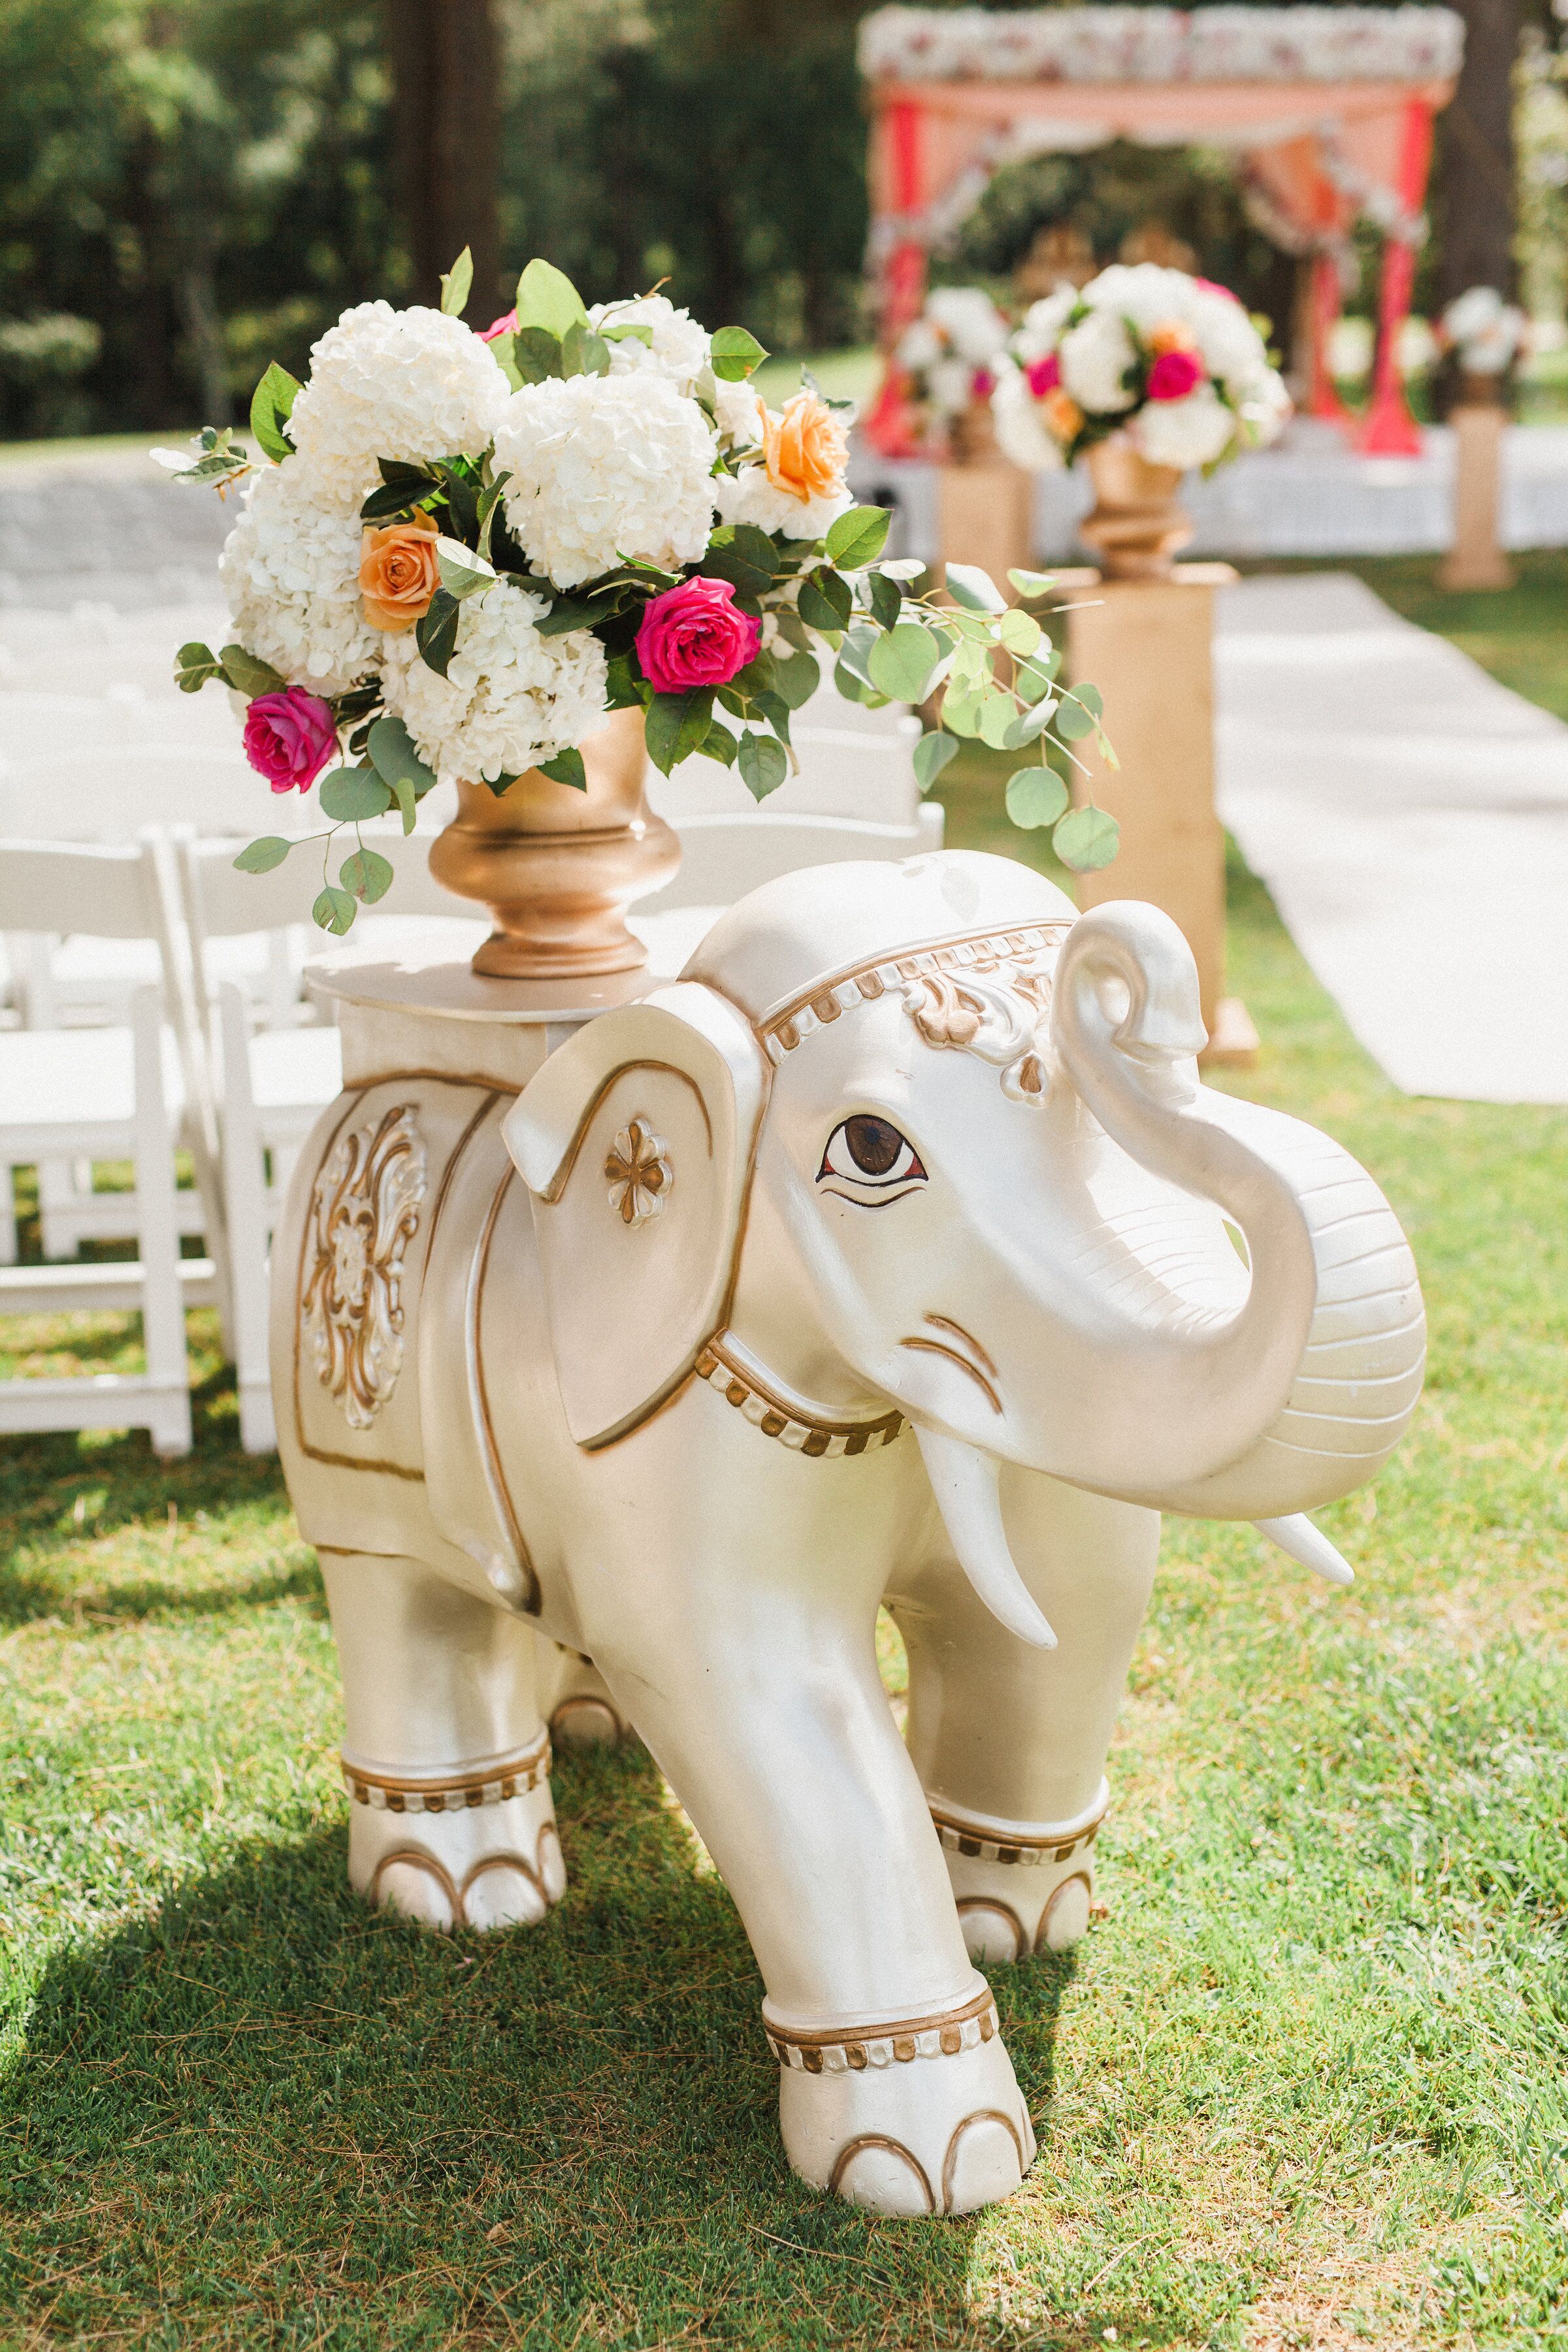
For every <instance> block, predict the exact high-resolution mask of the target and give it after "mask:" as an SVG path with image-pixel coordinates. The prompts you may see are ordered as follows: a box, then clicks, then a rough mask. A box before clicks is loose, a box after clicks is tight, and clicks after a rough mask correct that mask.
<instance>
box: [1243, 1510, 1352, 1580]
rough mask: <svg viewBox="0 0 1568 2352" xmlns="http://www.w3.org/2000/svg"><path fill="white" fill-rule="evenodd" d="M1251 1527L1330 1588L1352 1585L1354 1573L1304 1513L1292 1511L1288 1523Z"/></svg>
mask: <svg viewBox="0 0 1568 2352" xmlns="http://www.w3.org/2000/svg"><path fill="white" fill-rule="evenodd" d="M1252 1524H1253V1526H1254V1527H1255V1528H1257V1529H1258V1534H1259V1535H1260V1536H1267V1537H1268V1540H1269V1542H1270V1543H1271V1544H1278V1545H1279V1549H1280V1550H1281V1551H1283V1552H1288V1553H1289V1556H1290V1558H1291V1559H1297V1560H1300V1563H1301V1566H1302V1567H1303V1568H1310V1569H1315V1570H1316V1571H1317V1573H1318V1574H1319V1575H1320V1576H1326V1577H1327V1578H1328V1580H1329V1582H1330V1583H1331V1584H1353V1583H1354V1582H1355V1570H1354V1569H1353V1568H1352V1566H1351V1564H1350V1562H1349V1560H1348V1559H1345V1558H1344V1557H1343V1556H1342V1554H1341V1553H1340V1552H1337V1551H1336V1550H1335V1549H1334V1547H1333V1545H1332V1544H1331V1542H1330V1541H1329V1539H1328V1537H1327V1536H1326V1535H1325V1534H1324V1533H1323V1531H1322V1529H1321V1528H1319V1527H1314V1526H1313V1524H1312V1522H1311V1520H1310V1518H1309V1517H1307V1514H1306V1512H1305V1511H1293V1512H1292V1513H1291V1515H1290V1517H1289V1518H1288V1519H1254V1520H1253V1522H1252Z"/></svg>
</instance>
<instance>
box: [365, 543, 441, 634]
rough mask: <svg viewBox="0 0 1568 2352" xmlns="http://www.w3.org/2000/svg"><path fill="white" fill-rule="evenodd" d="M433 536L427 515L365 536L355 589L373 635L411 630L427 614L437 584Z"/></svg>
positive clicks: (438, 583)
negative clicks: (388, 631)
mask: <svg viewBox="0 0 1568 2352" xmlns="http://www.w3.org/2000/svg"><path fill="white" fill-rule="evenodd" d="M437 536H438V534H437V529H436V525H435V524H434V523H433V522H432V521H431V520H430V518H429V516H428V515H417V516H416V518H415V520H413V521H412V522H390V523H387V524H386V525H385V527H384V529H382V530H375V529H374V528H373V529H371V530H367V531H366V532H365V535H364V542H363V553H362V554H361V556H360V560H359V584H360V592H361V593H362V595H363V599H364V616H365V619H366V620H367V621H368V622H369V623H370V625H371V627H372V628H373V629H391V630H402V629H411V628H412V627H413V626H414V624H415V622H416V621H418V620H422V619H423V618H424V615H425V614H426V613H427V612H428V610H429V608H430V599H431V597H432V596H434V594H435V593H436V591H437V588H438V587H439V586H440V584H441V580H440V574H439V573H438V572H437V569H436V541H437Z"/></svg>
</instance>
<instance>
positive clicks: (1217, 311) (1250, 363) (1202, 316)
mask: <svg viewBox="0 0 1568 2352" xmlns="http://www.w3.org/2000/svg"><path fill="white" fill-rule="evenodd" d="M1189 323H1190V324H1191V326H1192V329H1193V331H1194V334H1195V335H1196V337H1197V339H1198V350H1199V351H1200V352H1201V353H1202V354H1203V362H1204V365H1205V367H1206V368H1207V370H1208V372H1209V373H1210V374H1211V375H1217V376H1219V377H1221V378H1222V379H1223V380H1224V381H1225V382H1226V383H1230V382H1231V381H1232V380H1233V379H1238V378H1242V377H1247V376H1252V375H1256V374H1257V373H1258V370H1259V369H1260V368H1264V367H1267V366H1268V352H1267V351H1266V349H1265V348H1264V342H1263V338H1262V336H1261V335H1260V334H1259V333H1258V330H1257V328H1256V327H1255V326H1254V325H1253V323H1252V320H1250V319H1249V318H1248V317H1247V312H1246V311H1245V310H1243V309H1242V307H1241V304H1240V303H1239V302H1237V300H1236V299H1234V298H1233V297H1232V296H1231V295H1229V294H1223V293H1215V292H1211V291H1210V290H1209V289H1208V288H1207V287H1204V286H1194V288H1193V293H1192V302H1191V306H1190V312H1189Z"/></svg>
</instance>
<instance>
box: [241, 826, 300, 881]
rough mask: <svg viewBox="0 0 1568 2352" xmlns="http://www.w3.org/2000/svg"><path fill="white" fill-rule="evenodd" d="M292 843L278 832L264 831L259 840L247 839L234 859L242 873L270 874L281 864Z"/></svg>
mask: <svg viewBox="0 0 1568 2352" xmlns="http://www.w3.org/2000/svg"><path fill="white" fill-rule="evenodd" d="M292 847H293V843H292V842H290V841H285V840H284V838H283V836H282V835H281V834H279V833H264V834H263V835H262V836H261V839H260V840H259V841H247V843H246V845H245V847H244V848H243V849H242V850H241V851H240V853H239V856H237V858H236V859H235V861H234V862H235V864H236V866H238V868H239V870H240V872H241V873H242V874H270V873H271V871H272V869H273V867H274V866H281V865H282V863H283V860H284V859H285V858H286V857H287V856H288V855H289V850H290V849H291V848H292Z"/></svg>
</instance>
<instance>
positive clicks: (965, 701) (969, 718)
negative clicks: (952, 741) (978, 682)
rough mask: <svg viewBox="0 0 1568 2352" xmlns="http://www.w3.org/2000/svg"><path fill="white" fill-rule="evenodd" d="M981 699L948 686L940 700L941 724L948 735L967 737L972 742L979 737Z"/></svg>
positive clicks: (978, 696)
mask: <svg viewBox="0 0 1568 2352" xmlns="http://www.w3.org/2000/svg"><path fill="white" fill-rule="evenodd" d="M981 701H982V697H981V696H980V695H978V694H974V693H972V692H968V691H965V690H963V689H955V688H953V687H952V686H951V685H950V686H949V688H948V689H947V692H946V693H945V694H944V695H943V696H942V725H943V726H944V727H945V728H946V729H947V730H948V731H949V733H950V734H953V735H964V736H967V737H968V738H969V740H971V741H972V742H973V740H975V739H976V738H977V737H978V736H979V733H980V705H981Z"/></svg>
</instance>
